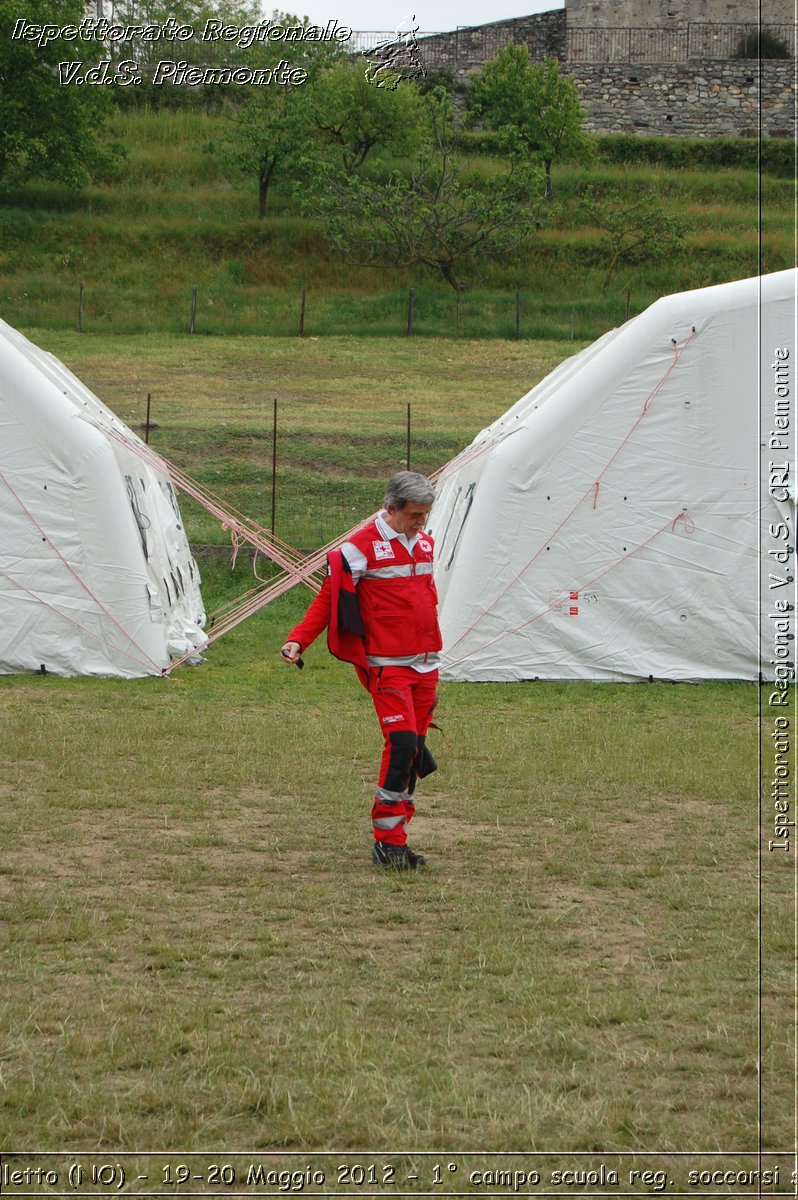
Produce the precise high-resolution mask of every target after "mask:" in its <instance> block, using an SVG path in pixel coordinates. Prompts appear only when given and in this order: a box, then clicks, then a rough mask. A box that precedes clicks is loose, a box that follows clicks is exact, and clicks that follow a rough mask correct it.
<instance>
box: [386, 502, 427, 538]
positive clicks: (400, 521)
mask: <svg viewBox="0 0 798 1200" xmlns="http://www.w3.org/2000/svg"><path fill="white" fill-rule="evenodd" d="M431 508H432V505H431V504H416V503H415V501H413V500H408V502H407V504H406V505H405V506H404V508H396V507H395V506H394V505H393V504H389V505H388V507H387V508H386V510H385V511H386V513H387V514H388V524H389V525H390V527H391V529H395V530H396V532H397V533H404V534H405V535H406V536H407V537H414V536H415V534H417V533H421V531H422V529H423V528H424V525H425V524H426V521H427V517H428V516H429V514H430V509H431Z"/></svg>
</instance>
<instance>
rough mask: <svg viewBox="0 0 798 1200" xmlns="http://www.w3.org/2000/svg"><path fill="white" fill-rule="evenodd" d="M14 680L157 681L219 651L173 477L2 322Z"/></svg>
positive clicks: (0, 579) (1, 568) (1, 522)
mask: <svg viewBox="0 0 798 1200" xmlns="http://www.w3.org/2000/svg"><path fill="white" fill-rule="evenodd" d="M0 530H1V531H2V536H1V537H0V673H3V674H9V673H15V672H27V671H42V670H44V671H49V672H53V673H55V674H59V675H110V676H119V677H124V678H132V677H136V676H142V675H157V674H160V673H161V671H163V670H164V668H166V667H168V666H169V664H170V662H171V661H172V660H174V659H177V658H180V657H182V656H183V655H185V654H189V653H191V652H192V651H193V650H194V649H195V648H196V647H197V646H199V645H202V644H204V643H205V641H206V638H205V635H204V634H203V632H202V625H203V623H204V621H205V613H204V611H203V604H202V597H201V594H200V590H199V584H200V577H199V572H198V570H197V566H196V563H195V562H194V559H193V557H192V554H191V550H190V548H189V545H188V541H187V539H186V535H185V533H184V530H183V523H182V520H181V518H180V511H179V509H178V506H177V500H176V496H175V491H174V488H173V486H172V483H171V481H170V478H169V474H168V471H167V470H166V468H165V466H164V465H163V464H162V463H161V462H160V460H159V459H158V457H157V455H154V454H153V453H152V452H151V451H150V450H149V448H148V447H146V446H145V445H144V443H143V442H142V441H141V439H140V438H138V437H137V436H136V435H135V434H134V433H132V431H131V430H130V429H128V428H127V427H126V426H125V425H124V424H123V423H122V422H121V421H120V420H118V418H117V417H115V416H114V414H113V413H112V412H111V411H110V410H109V409H108V408H106V407H105V405H104V404H102V403H101V401H100V400H98V399H97V397H96V396H94V395H93V394H92V393H91V392H90V391H89V390H88V389H87V388H86V387H85V386H84V385H83V384H82V383H81V382H80V381H79V380H78V379H77V378H76V377H75V376H74V375H73V374H72V373H71V372H70V371H69V370H68V369H67V368H66V367H65V366H64V365H63V364H62V363H61V362H59V360H58V359H57V358H55V357H54V356H53V355H51V354H47V353H45V352H43V351H42V350H40V349H39V348H37V347H36V346H34V345H33V344H32V343H31V342H30V341H28V340H27V339H26V338H24V337H23V336H22V335H21V334H20V333H18V332H17V331H16V330H14V329H12V328H11V326H9V325H7V324H6V323H5V322H2V321H0Z"/></svg>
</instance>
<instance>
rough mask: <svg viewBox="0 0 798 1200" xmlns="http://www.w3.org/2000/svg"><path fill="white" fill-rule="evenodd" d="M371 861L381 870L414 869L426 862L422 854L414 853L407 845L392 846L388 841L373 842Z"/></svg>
mask: <svg viewBox="0 0 798 1200" xmlns="http://www.w3.org/2000/svg"><path fill="white" fill-rule="evenodd" d="M371 861H372V862H373V863H374V865H375V866H377V867H380V868H381V870H383V871H415V870H417V869H418V868H419V867H423V866H425V865H426V862H427V860H426V858H425V857H424V855H423V854H416V852H415V850H411V849H410V847H409V846H394V845H392V844H391V843H390V842H374V844H373V846H372V847H371Z"/></svg>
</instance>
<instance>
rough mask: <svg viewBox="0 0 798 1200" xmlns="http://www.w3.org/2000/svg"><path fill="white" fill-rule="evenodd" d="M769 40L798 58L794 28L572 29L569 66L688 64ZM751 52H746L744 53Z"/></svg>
mask: <svg viewBox="0 0 798 1200" xmlns="http://www.w3.org/2000/svg"><path fill="white" fill-rule="evenodd" d="M765 37H767V38H768V39H774V40H776V41H778V42H781V43H782V44H783V45H784V47H785V48H786V50H788V51H789V53H790V55H791V57H793V58H794V57H795V37H796V30H795V26H794V25H763V26H761V27H759V26H757V25H756V24H752V25H741V24H736V25H715V24H712V25H711V24H698V23H694V22H690V23H689V24H686V25H682V26H680V27H679V28H676V29H658V28H653V27H652V28H642V27H641V28H628V29H573V28H569V29H568V30H567V33H566V57H567V60H568V62H651V63H660V62H661V63H673V62H687V61H688V60H690V59H696V58H708V59H722V60H731V59H735V58H738V57H749V56H750V57H753V58H756V57H757V55H758V52H759V51H758V47H759V46H760V45H761V43H762V42H763V41H764V39H765ZM743 50H747V51H748V53H747V54H744V53H741V51H743Z"/></svg>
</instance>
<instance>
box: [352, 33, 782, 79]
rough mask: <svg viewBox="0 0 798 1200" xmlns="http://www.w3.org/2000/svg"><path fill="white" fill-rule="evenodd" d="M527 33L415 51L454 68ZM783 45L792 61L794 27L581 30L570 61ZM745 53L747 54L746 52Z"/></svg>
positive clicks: (369, 40) (368, 37)
mask: <svg viewBox="0 0 798 1200" xmlns="http://www.w3.org/2000/svg"><path fill="white" fill-rule="evenodd" d="M396 39H397V35H396V32H395V31H389V32H388V31H385V30H357V31H355V32H353V34H352V37H351V38H350V40H349V41H348V42H347V47H348V48H349V49H350V50H351V52H352V53H354V54H364V53H368V52H369V51H372V50H374V49H375V48H376V47H377V46H381V45H382V46H384V45H389V44H391V43H394V42H396ZM525 40H526V38H525V34H524V32H523V30H521V29H516V28H514V27H513V25H512V24H511V23H509V22H508V23H506V24H505V23H502V24H500V25H486V26H482V27H479V26H478V27H474V28H470V27H469V28H458V29H454V30H450V31H448V32H427V31H425V32H424V33H423V34H420V35H419V36H418V38H417V41H416V49H417V52H418V57H419V60H420V62H422V63H423V65H424V66H425V67H427V68H432V69H434V68H435V67H436V66H449V67H451V66H454V67H455V68H456V66H457V64H458V63H459V62H461V61H462V62H463V63H464V64H465V63H472V62H473V61H475V60H481V61H483V62H487V61H488V60H489V59H491V58H493V57H495V55H496V54H497V53H498V51H499V50H501V49H502V48H503V47H505V46H507V45H509V44H510V43H511V42H524V41H525ZM765 40H767V41H770V40H775V41H777V42H780V43H782V45H783V46H784V47H785V49H786V50H787V51H788V52H789V54H790V56H791V57H792V58H794V57H795V50H796V26H795V25H794V24H771V25H762V26H758V25H757V24H750V25H744V24H740V23H737V24H724V25H719V24H710V23H698V22H690V23H689V24H684V25H681V26H679V27H678V28H675V29H664V28H659V27H655V26H645V27H644V26H640V27H633V26H629V27H624V28H614V29H609V28H608V29H579V28H572V27H569V28H567V29H566V33H565V59H566V61H567V62H571V63H578V62H585V63H596V62H639V63H644V62H647V63H680V62H688V61H690V60H691V59H717V60H721V61H729V60H733V59H735V58H739V57H752V58H756V57H758V53H759V50H758V47H759V46H760V44H762V42H763V41H765ZM744 51H745V52H744Z"/></svg>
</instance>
